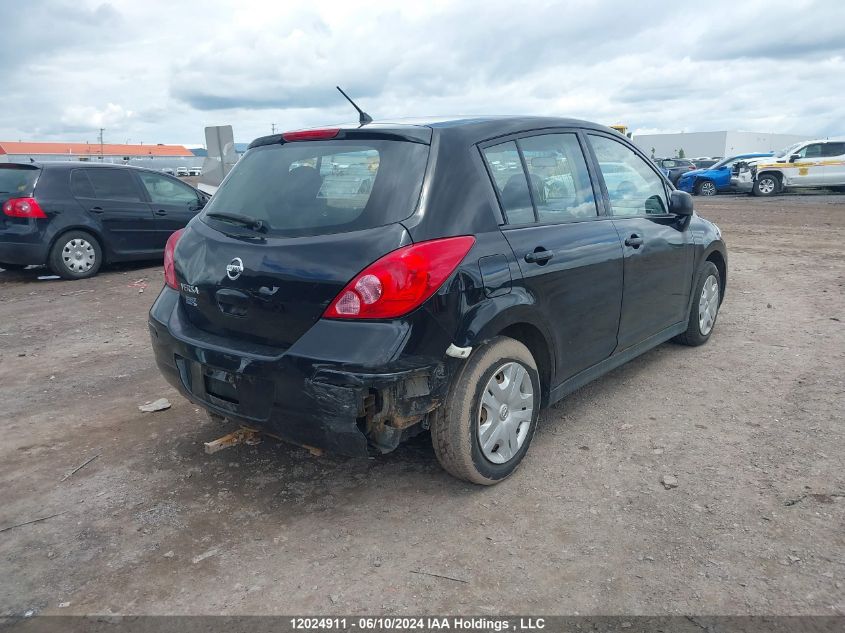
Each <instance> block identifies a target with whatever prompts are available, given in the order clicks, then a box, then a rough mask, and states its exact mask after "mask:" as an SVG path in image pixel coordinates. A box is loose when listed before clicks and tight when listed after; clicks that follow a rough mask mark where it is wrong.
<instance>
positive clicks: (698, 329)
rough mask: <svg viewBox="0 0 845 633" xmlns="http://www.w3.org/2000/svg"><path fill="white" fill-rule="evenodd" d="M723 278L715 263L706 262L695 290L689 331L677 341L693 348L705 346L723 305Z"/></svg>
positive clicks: (677, 338) (677, 337)
mask: <svg viewBox="0 0 845 633" xmlns="http://www.w3.org/2000/svg"><path fill="white" fill-rule="evenodd" d="M721 289H722V284H721V277H720V275H719V269H718V268H716V265H715V264H714V263H713V262H709V261H708V262H704V266H702V267H701V272H700V273H699V275H698V280H697V282H696V284H695V289H694V290H693V292H694V294H693V297H694V299H693V301H692V308H691V309H690V315H689V322H688V323H687V331H686V332H684V333H683V334H680V335H679V336H676V337H675V341H676V342H678V343H681V344H682V345H690V346H692V347H695V346H698V345H704V344H705V343H706V342H707V341H708V340H709V339H710V335H711V334H712V333H713V328H714V327H716V317H717V316H718V315H719V306H720V305H721V303H722V295H721Z"/></svg>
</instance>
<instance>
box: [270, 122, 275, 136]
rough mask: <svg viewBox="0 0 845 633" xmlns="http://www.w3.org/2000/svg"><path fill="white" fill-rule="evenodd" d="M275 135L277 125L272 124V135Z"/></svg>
mask: <svg viewBox="0 0 845 633" xmlns="http://www.w3.org/2000/svg"><path fill="white" fill-rule="evenodd" d="M275 133H276V124H275V123H271V124H270V134H275Z"/></svg>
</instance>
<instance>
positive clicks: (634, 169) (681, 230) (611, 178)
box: [588, 132, 694, 351]
mask: <svg viewBox="0 0 845 633" xmlns="http://www.w3.org/2000/svg"><path fill="white" fill-rule="evenodd" d="M588 137H589V139H590V145H591V146H592V148H593V153H594V156H595V160H596V165H597V168H598V170H599V171H600V172H601V174H602V181H603V187H604V193H605V195H606V201H607V205H608V209H609V211H610V214H611V216H612V218H613V224H614V226H616V229H617V230H618V232H619V237H620V238H621V240H622V242H623V245H624V252H625V291H624V293H623V297H622V317H621V320H620V323H619V351H622V350H624V349H627V348H629V347H631V346H632V345H636V344H637V343H640V342H642V341H644V340H645V339H647V338H649V337H650V336H652V335H654V334H657V333H658V332H660V331H661V330H664V329H666V328H668V327H670V326H672V325H675V324H677V323H679V322H681V321H686V319H687V316H688V315H687V307H688V301H689V296H690V291H691V284H692V272H693V270H692V268H693V261H694V251H693V242H692V237H691V235H690V232H689V231H687V230H686V228H685V227H686V226H687V224H688V223H686V222H679V220H678V218H677V217H676V216H675V215H673V214H670V213H669V202H668V196H667V191H666V186H665V184H664V181H663V179H662V178H661V177H660V176H659V175H658V173H657V171H656V170H655V169H654V168H653V167H652V165H651V164H650V161H647V160H646V159H645V158H644V157H642V156H640V155H639V154H638V153H636V152H635V151H634V149H633V148H631V147H630V146H629V145H628V144H626V143H622V142H621V141H619V140H617V139H615V138H611V137H610V136H605V135H603V134H601V133H598V132H596V133H593V132H590V133H589V134H588Z"/></svg>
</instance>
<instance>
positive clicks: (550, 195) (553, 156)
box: [519, 134, 598, 222]
mask: <svg viewBox="0 0 845 633" xmlns="http://www.w3.org/2000/svg"><path fill="white" fill-rule="evenodd" d="M519 147H520V149H522V155H523V156H524V157H525V164H526V166H527V167H528V179H529V182H530V184H531V189H532V192H533V193H534V203H535V204H536V205H537V219H538V220H539V221H540V222H558V221H566V220H573V219H577V218H594V217H596V216H597V215H598V209H597V207H596V200H595V197H594V196H593V187H592V185H591V184H590V173H589V172H588V171H587V163H586V161H585V160H584V154H583V153H582V152H581V146H580V145H579V144H578V137H577V136H575V134H547V135H543V136H529V137H527V138H523V139H519Z"/></svg>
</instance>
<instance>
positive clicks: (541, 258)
mask: <svg viewBox="0 0 845 633" xmlns="http://www.w3.org/2000/svg"><path fill="white" fill-rule="evenodd" d="M554 256H555V254H554V253H553V252H551V251H547V250H546V249H545V248H543V247H542V246H538V247H537V249H536V250H535V251H534V252H533V253H525V261H526V262H528V263H529V264H540V265H541V266H542V265H543V264H545V263H546V262H547V261H549V260H550V259H551V258H552V257H554Z"/></svg>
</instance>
